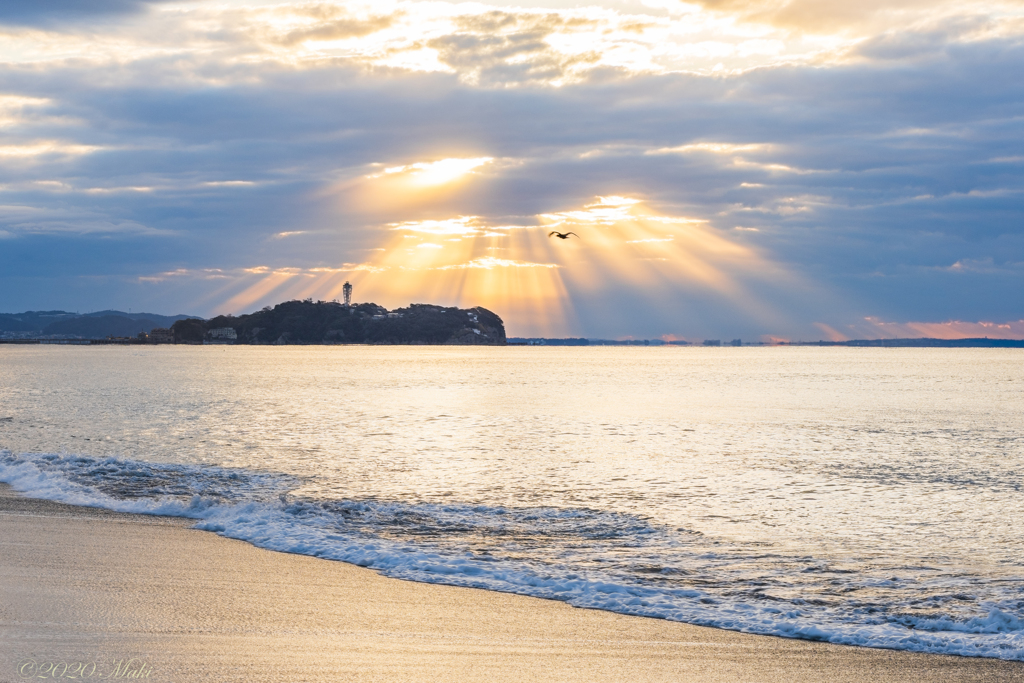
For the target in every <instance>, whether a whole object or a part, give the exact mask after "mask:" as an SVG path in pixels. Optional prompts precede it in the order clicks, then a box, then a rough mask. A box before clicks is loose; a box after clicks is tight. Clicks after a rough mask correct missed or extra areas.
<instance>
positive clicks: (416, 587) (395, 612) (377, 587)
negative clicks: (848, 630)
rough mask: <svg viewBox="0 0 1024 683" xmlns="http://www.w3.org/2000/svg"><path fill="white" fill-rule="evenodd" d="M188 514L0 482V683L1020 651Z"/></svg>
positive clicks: (758, 667)
mask: <svg viewBox="0 0 1024 683" xmlns="http://www.w3.org/2000/svg"><path fill="white" fill-rule="evenodd" d="M188 524H189V522H188V521H187V520H180V519H172V518H165V517H150V516H141V515H127V514H120V513H113V512H108V511H104V510H98V509H91V508H82V507H74V506H69V505H62V504H59V503H52V502H48V501H40V500H33V499H28V498H24V497H22V496H19V495H17V494H16V493H14V492H12V491H11V490H10V488H8V487H6V486H2V485H0V681H15V680H23V678H22V675H24V674H26V673H28V672H29V671H30V669H31V668H32V667H33V666H35V667H44V668H45V667H46V666H48V665H47V664H46V663H47V662H57V663H58V665H57V668H56V669H53V670H52V673H54V674H60V673H62V672H63V670H62V668H61V666H62V665H61V664H59V663H60V662H65V663H67V664H68V665H69V666H71V667H75V666H77V665H76V664H75V662H96V664H97V667H96V671H97V673H96V674H95V676H94V677H96V678H98V677H99V675H100V674H104V675H108V676H109V674H111V673H112V672H113V673H115V676H114V677H121V678H125V679H126V680H127V679H128V678H129V677H130V676H129V675H130V674H133V673H137V672H140V671H141V674H140V676H139V677H141V678H147V679H148V680H151V681H213V680H216V681H243V680H245V681H289V682H294V681H524V680H533V681H598V680H601V681H627V680H628V681H857V682H858V683H867V682H869V681H1010V680H1014V681H1017V680H1024V663H1020V662H1003V661H998V660H991V659H972V658H959V657H946V656H934V655H921V654H914V653H907V652H897V651H891V650H875V649H866V648H853V647H843V646H836V645H830V644H823V643H814V642H808V641H799V640H789V639H783V638H772V637H763V636H752V635H745V634H740V633H733V632H728V631H721V630H716V629H709V628H701V627H696V626H689V625H686V624H678V623H671V622H667V621H661V620H656V619H644V618H637V617H627V616H622V615H618V614H613V613H609V612H600V611H594V610H582V609H576V608H573V607H570V606H567V605H565V604H562V603H559V602H553V601H547V600H538V599H533V598H528V597H521V596H515V595H504V594H499V593H493V592H487V591H481V590H473V589H465V588H454V587H447V586H436V585H429V584H419V583H412V582H407V581H399V580H395V579H389V578H385V577H382V576H379V575H378V574H376V573H374V572H372V571H369V570H367V569H362V568H359V567H355V566H352V565H347V564H343V563H339V562H330V561H325V560H319V559H316V558H312V557H306V556H300V555H289V554H282V553H275V552H270V551H267V550H262V549H259V548H255V547H253V546H250V545H248V544H246V543H242V542H239V541H234V540H230V539H225V538H221V537H218V536H216V535H214V534H212V533H209V532H203V531H196V530H192V529H189V528H188ZM30 660H34V662H35V664H29V668H22V669H21V674H22V675H19V665H20V664H22V663H24V662H26V661H30ZM118 662H121V663H122V665H121V668H120V670H118V669H117V668H116V666H117V663H118ZM129 662H130V664H128V663H129ZM132 667H134V668H132ZM143 667H144V668H143ZM118 671H120V674H121V676H117V675H116V674H117V672H118ZM86 672H91V669H87V670H86ZM126 672H127V674H126ZM37 675H38V674H37ZM65 677H66V676H65Z"/></svg>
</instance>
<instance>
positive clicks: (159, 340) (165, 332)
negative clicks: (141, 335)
mask: <svg viewBox="0 0 1024 683" xmlns="http://www.w3.org/2000/svg"><path fill="white" fill-rule="evenodd" d="M146 341H148V342H149V343H150V344H173V343H174V333H173V332H171V331H170V330H169V329H167V328H166V327H154V328H153V329H151V330H150V331H149V338H148V339H147V340H146Z"/></svg>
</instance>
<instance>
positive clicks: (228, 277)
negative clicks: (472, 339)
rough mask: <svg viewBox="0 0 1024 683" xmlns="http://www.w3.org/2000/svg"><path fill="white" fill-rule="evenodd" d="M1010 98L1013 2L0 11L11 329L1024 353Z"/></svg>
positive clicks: (134, 1)
mask: <svg viewBox="0 0 1024 683" xmlns="http://www.w3.org/2000/svg"><path fill="white" fill-rule="evenodd" d="M1021 74H1024V2H1022V1H1021V0H1006V1H1003V2H987V1H986V2H977V1H972V0H957V1H956V2H945V1H944V0H929V1H928V2H924V1H920V0H904V1H900V0H896V1H891V0H887V1H886V2H881V1H880V0H864V1H863V2H857V3H851V2H848V1H847V0H766V1H763V2H762V1H757V0H696V1H694V2H690V3H685V2H679V1H678V0H618V1H615V2H586V0H581V1H580V2H566V1H564V0H547V1H545V0H529V1H528V2H520V3H505V2H501V1H500V0H489V1H487V2H442V1H433V0H423V1H417V0H406V1H398V2H374V3H366V4H363V3H359V2H319V1H316V0H310V1H308V2H266V1H262V0H248V1H246V0H220V1H217V0H208V1H207V0H200V1H195V2H173V1H171V2H168V1H164V2H144V1H142V0H30V1H26V2H18V1H7V2H4V3H0V312H17V311H23V310H51V309H61V310H69V311H81V312H86V311H92V310H102V309H108V308H113V309H120V310H129V309H131V310H133V311H151V312H156V313H164V314H177V313H185V314H193V315H201V316H204V317H205V316H213V315H217V314H222V313H231V314H242V313H249V312H252V311H254V310H257V309H259V308H262V307H264V306H266V305H273V304H276V303H279V302H281V301H285V300H289V299H304V298H312V299H314V300H333V299H340V298H341V297H342V293H341V287H342V285H343V284H344V283H345V282H346V281H348V282H351V283H352V284H353V286H354V294H353V299H354V301H356V302H361V301H372V302H375V303H378V304H381V305H383V306H386V307H387V308H389V309H393V308H396V307H399V306H405V305H408V304H410V303H435V304H442V305H458V306H478V305H479V306H485V307H487V308H489V309H491V310H493V311H494V312H496V313H498V315H500V316H501V317H502V318H503V320H504V321H505V324H506V330H507V332H508V334H509V335H510V336H585V337H591V338H663V339H685V340H691V341H698V340H701V339H707V338H721V339H726V340H728V339H734V338H742V339H744V340H751V341H753V340H758V339H760V340H765V341H767V340H771V339H790V340H817V339H833V340H841V339H852V338H880V337H922V336H927V337H944V338H953V337H975V336H979V337H980V336H988V337H1002V338H1022V337H1024V286H1022V285H1024V78H1022V77H1021ZM553 230H557V231H561V232H567V231H571V232H573V233H575V235H576V236H571V237H569V238H568V239H566V240H561V239H557V238H550V237H549V236H548V233H549V232H551V231H553Z"/></svg>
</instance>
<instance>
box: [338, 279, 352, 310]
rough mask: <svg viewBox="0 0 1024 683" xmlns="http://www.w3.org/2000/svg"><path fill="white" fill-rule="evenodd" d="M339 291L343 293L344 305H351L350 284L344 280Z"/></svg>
mask: <svg viewBox="0 0 1024 683" xmlns="http://www.w3.org/2000/svg"><path fill="white" fill-rule="evenodd" d="M335 291H337V290H335ZM341 291H342V293H343V294H344V295H345V305H346V306H351V305H352V285H350V284H349V283H347V282H346V283H345V285H344V286H343V287H342V288H341Z"/></svg>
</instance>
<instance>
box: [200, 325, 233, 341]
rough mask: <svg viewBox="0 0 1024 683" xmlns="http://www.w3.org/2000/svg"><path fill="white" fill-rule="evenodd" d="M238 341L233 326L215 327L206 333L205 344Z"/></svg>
mask: <svg viewBox="0 0 1024 683" xmlns="http://www.w3.org/2000/svg"><path fill="white" fill-rule="evenodd" d="M236 341H238V333H237V332H235V328H233V327H216V328H214V329H212V330H210V331H209V332H207V333H206V343H207V344H234V343H235V342H236Z"/></svg>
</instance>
